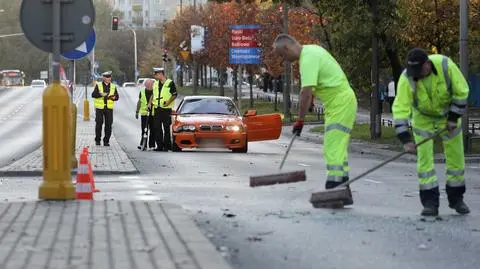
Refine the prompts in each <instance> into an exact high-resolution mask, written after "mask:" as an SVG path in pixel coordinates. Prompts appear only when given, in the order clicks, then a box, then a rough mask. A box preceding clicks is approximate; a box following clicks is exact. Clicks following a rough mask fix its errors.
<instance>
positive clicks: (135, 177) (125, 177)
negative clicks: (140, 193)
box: [118, 176, 140, 179]
mask: <svg viewBox="0 0 480 269" xmlns="http://www.w3.org/2000/svg"><path fill="white" fill-rule="evenodd" d="M118 178H120V179H139V178H140V177H139V176H121V177H118Z"/></svg>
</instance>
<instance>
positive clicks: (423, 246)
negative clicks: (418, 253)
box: [418, 244, 427, 250]
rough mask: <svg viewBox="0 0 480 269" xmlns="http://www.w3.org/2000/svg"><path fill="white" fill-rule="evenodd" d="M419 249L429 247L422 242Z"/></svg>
mask: <svg viewBox="0 0 480 269" xmlns="http://www.w3.org/2000/svg"><path fill="white" fill-rule="evenodd" d="M418 249H423V250H424V249H427V246H426V245H425V244H420V245H418Z"/></svg>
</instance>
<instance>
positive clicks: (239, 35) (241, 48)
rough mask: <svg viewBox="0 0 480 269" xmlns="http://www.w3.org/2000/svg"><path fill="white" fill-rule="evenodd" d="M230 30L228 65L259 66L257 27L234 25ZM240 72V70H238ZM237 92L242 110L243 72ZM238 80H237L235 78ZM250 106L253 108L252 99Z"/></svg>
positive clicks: (259, 50)
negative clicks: (238, 92)
mask: <svg viewBox="0 0 480 269" xmlns="http://www.w3.org/2000/svg"><path fill="white" fill-rule="evenodd" d="M230 29H231V31H232V32H231V42H230V53H229V58H230V64H232V65H248V64H254V65H258V64H260V62H261V61H260V55H261V54H260V53H261V48H260V46H259V44H258V42H257V40H256V35H257V33H258V31H259V30H260V26H259V25H235V26H230ZM240 70H241V68H240ZM240 74H241V75H240V83H239V91H240V96H239V98H238V106H239V109H242V83H243V72H240ZM237 80H238V78H237ZM252 96H253V90H252V87H250V98H253V97H252ZM250 104H251V105H252V106H253V99H251V100H250Z"/></svg>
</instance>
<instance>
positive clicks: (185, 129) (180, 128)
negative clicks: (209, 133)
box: [177, 125, 196, 132]
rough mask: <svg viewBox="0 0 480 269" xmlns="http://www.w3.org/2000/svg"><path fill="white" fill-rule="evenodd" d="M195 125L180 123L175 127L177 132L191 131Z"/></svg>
mask: <svg viewBox="0 0 480 269" xmlns="http://www.w3.org/2000/svg"><path fill="white" fill-rule="evenodd" d="M195 129H196V128H195V125H182V126H180V127H178V128H177V132H182V131H184V132H193V131H195Z"/></svg>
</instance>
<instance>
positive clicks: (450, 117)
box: [392, 48, 470, 216]
mask: <svg viewBox="0 0 480 269" xmlns="http://www.w3.org/2000/svg"><path fill="white" fill-rule="evenodd" d="M468 93H469V87H468V84H467V82H466V80H465V78H464V77H463V75H462V73H461V72H460V70H459V69H458V67H457V65H456V64H455V63H454V62H453V61H452V60H451V59H449V58H448V57H446V56H443V55H440V54H434V55H430V56H428V55H427V53H426V52H425V51H423V50H422V49H419V48H415V49H412V50H410V51H409V52H408V56H407V67H406V70H405V71H404V72H403V74H402V75H401V76H400V79H399V81H398V88H397V96H396V98H395V101H394V103H393V107H392V112H393V118H394V121H395V130H396V133H397V136H398V138H399V139H400V141H401V142H402V143H403V145H404V149H405V151H406V152H411V153H415V152H416V153H417V172H418V180H419V185H420V187H419V188H420V190H419V192H420V201H421V203H422V205H423V207H424V208H423V210H422V212H421V215H423V216H437V215H438V207H439V204H440V202H439V196H440V193H439V187H438V181H437V177H436V173H435V165H434V160H433V141H432V140H430V141H429V142H426V143H425V144H424V145H422V146H419V147H418V148H417V147H416V145H415V143H417V144H418V143H419V141H421V140H422V139H424V138H426V137H429V136H432V135H433V134H434V133H435V132H436V131H437V130H441V129H445V128H446V129H447V130H448V131H449V133H444V134H443V135H441V138H442V140H443V146H444V149H445V156H446V177H447V183H446V192H447V196H448V203H449V207H450V208H452V209H454V210H456V211H457V212H458V213H459V214H468V213H469V212H470V210H469V208H468V207H467V205H466V204H465V202H464V201H463V194H464V193H465V179H464V172H465V170H464V169H465V160H464V152H463V135H462V125H461V116H462V115H463V114H464V113H465V108H466V105H467V98H468ZM410 116H411V119H412V127H413V135H414V138H413V139H412V137H411V135H410V132H409V129H408V124H409V119H410Z"/></svg>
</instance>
